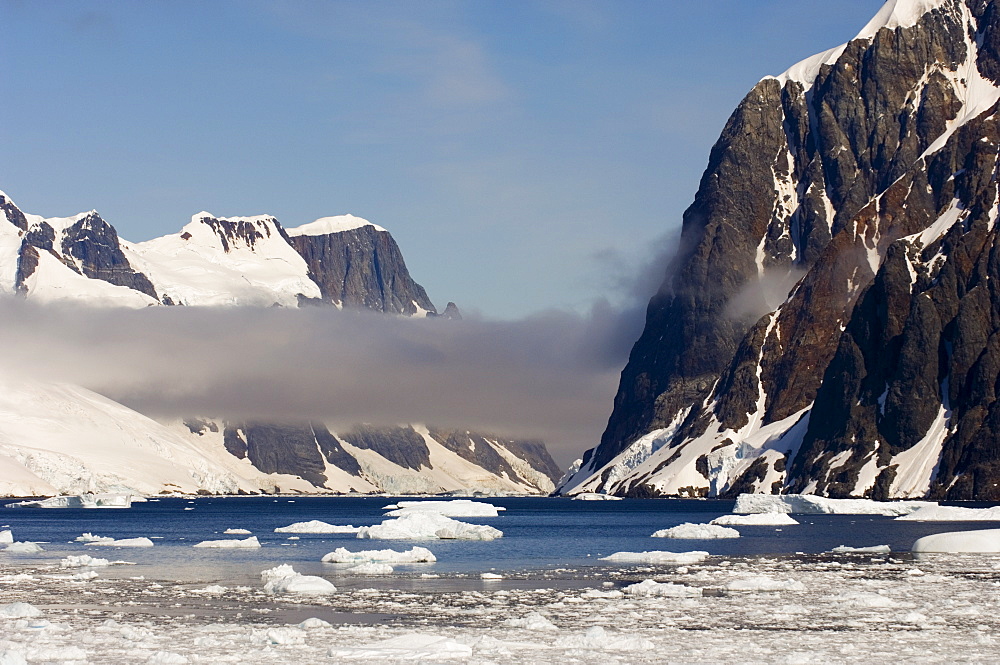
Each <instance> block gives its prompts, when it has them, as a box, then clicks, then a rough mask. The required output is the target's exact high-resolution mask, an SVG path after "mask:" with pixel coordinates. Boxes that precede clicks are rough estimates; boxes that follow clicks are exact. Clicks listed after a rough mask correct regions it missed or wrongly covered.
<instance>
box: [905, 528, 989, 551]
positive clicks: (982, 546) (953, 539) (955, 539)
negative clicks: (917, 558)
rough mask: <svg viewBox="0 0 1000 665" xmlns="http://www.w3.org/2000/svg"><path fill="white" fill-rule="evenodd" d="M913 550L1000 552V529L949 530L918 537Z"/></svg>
mask: <svg viewBox="0 0 1000 665" xmlns="http://www.w3.org/2000/svg"><path fill="white" fill-rule="evenodd" d="M910 550H911V551H912V552H947V553H952V554H957V553H962V552H973V553H975V552H978V553H988V554H997V553H1000V529H981V530H978V531H949V532H945V533H935V534H931V535H929V536H924V537H923V538H917V540H916V541H915V542H914V543H913V547H911V548H910Z"/></svg>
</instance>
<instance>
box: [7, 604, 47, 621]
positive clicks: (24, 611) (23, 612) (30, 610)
mask: <svg viewBox="0 0 1000 665" xmlns="http://www.w3.org/2000/svg"><path fill="white" fill-rule="evenodd" d="M41 614H42V611H41V610H40V609H38V608H37V607H35V606H34V605H32V604H31V603H10V604H8V605H0V617H3V618H5V619H27V618H30V617H37V616H41Z"/></svg>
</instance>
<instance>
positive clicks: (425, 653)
mask: <svg viewBox="0 0 1000 665" xmlns="http://www.w3.org/2000/svg"><path fill="white" fill-rule="evenodd" d="M327 655H328V656H330V657H331V658H349V659H352V660H353V659H358V660H368V661H375V662H393V661H396V660H401V659H405V660H415V661H422V660H430V661H438V660H464V659H467V658H469V657H470V656H471V655H472V647H470V646H468V645H465V644H462V643H460V642H456V641H455V640H453V639H451V638H450V637H444V636H442V635H433V634H429V633H406V634H405V635H400V636H399V637H393V638H390V639H387V640H382V641H380V642H375V643H373V644H369V645H366V646H360V647H330V649H329V651H327Z"/></svg>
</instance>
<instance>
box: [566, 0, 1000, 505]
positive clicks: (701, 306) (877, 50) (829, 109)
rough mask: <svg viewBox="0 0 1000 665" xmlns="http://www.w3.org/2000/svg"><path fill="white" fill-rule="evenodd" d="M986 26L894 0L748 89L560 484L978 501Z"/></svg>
mask: <svg viewBox="0 0 1000 665" xmlns="http://www.w3.org/2000/svg"><path fill="white" fill-rule="evenodd" d="M998 21H1000V14H998V8H997V5H996V3H995V2H992V1H991V2H984V1H980V0H969V1H968V2H967V3H963V2H960V1H959V0H941V1H939V2H925V1H918V0H897V1H896V2H890V3H887V4H886V6H885V8H884V9H883V11H882V12H880V14H879V16H877V17H876V18H875V19H874V20H873V21H872V22H871V23H870V24H869V25H868V26H866V28H865V29H864V30H863V31H862V33H861V34H860V35H859V36H858V38H856V39H855V40H853V41H851V42H850V43H848V44H846V45H844V46H842V47H839V48H837V49H833V50H831V51H828V52H826V53H823V54H820V55H819V56H816V57H814V58H811V59H809V60H807V61H804V62H803V63H800V64H799V65H796V66H795V67H793V68H792V69H790V70H789V71H788V72H786V73H785V74H784V75H782V76H780V77H772V78H765V79H764V80H762V81H761V82H760V83H759V84H758V85H757V86H756V87H755V88H754V89H753V90H752V91H751V92H750V93H749V94H748V95H747V97H746V98H745V99H744V100H743V102H742V103H741V104H740V106H739V107H738V108H737V110H736V111H735V112H734V114H733V116H732V117H731V118H730V120H729V122H728V123H727V125H726V128H725V129H724V130H723V133H722V136H721V137H720V139H719V141H718V142H717V144H716V146H715V147H714V148H713V150H712V154H711V156H710V159H709V165H708V168H707V170H706V171H705V174H704V176H703V178H702V181H701V186H700V189H699V191H698V194H697V195H696V197H695V202H694V204H693V205H692V206H691V207H690V208H689V209H688V210H687V211H686V213H685V215H684V226H683V233H682V240H681V248H680V251H679V252H678V254H677V258H676V259H675V261H674V264H673V266H672V267H671V269H670V271H669V272H668V277H667V279H666V281H665V283H664V285H663V287H662V288H661V290H660V293H659V294H657V295H656V296H655V297H654V298H653V299H652V300H651V302H650V305H649V309H648V311H647V321H646V328H645V330H644V331H643V334H642V337H641V338H640V339H639V341H638V342H637V343H636V345H635V347H634V348H633V351H632V355H631V357H630V360H629V364H628V366H627V367H626V369H625V371H624V372H623V374H622V382H621V386H620V389H619V393H618V395H617V397H616V400H615V410H614V413H613V414H612V417H611V419H610V421H609V425H608V429H607V431H606V432H605V435H604V437H603V438H602V441H601V445H600V446H598V447H597V448H596V449H595V450H593V451H590V452H589V453H588V455H587V456H586V457H585V458H584V460H583V465H582V467H581V469H580V471H579V472H577V473H576V474H575V475H574V476H573V477H572V478H571V479H569V480H568V481H567V482H566V484H565V485H564V486H563V491H581V490H584V489H601V490H602V491H612V492H616V493H619V494H632V495H640V496H648V495H658V494H713V495H718V494H726V493H728V492H734V491H748V490H749V491H764V492H773V491H801V492H818V493H822V494H829V495H833V496H849V495H869V496H875V497H878V498H887V497H890V496H917V495H924V494H927V493H931V494H934V495H944V494H947V495H949V496H952V497H959V496H961V497H962V498H968V497H973V496H975V497H977V498H988V497H989V496H990V495H991V492H993V491H994V490H995V488H993V490H989V489H987V485H988V484H989V482H990V481H989V478H990V477H991V474H994V473H995V470H994V467H995V466H997V460H998V459H1000V458H997V457H996V454H995V453H996V452H1000V451H994V450H993V449H992V448H993V447H995V446H996V445H997V444H996V441H997V438H996V436H995V435H994V434H993V433H994V432H995V430H993V429H992V427H993V425H992V420H991V418H992V415H991V414H992V412H993V411H992V409H993V407H992V405H993V399H994V398H993V392H994V388H993V387H992V386H993V384H994V383H996V380H997V371H996V370H997V369H1000V368H998V367H996V366H995V362H994V360H993V355H994V354H993V351H992V350H991V349H992V347H991V341H990V339H991V338H990V335H991V334H992V331H993V330H995V326H994V323H993V320H992V318H991V316H992V314H991V312H992V310H993V308H995V307H997V303H998V301H997V300H995V299H993V298H992V294H991V293H990V291H989V287H988V283H989V280H988V275H989V269H990V263H989V256H990V253H991V251H992V250H991V248H992V243H993V241H994V239H995V232H994V229H993V224H994V220H995V218H996V206H997V202H996V183H995V167H996V153H997V141H996V137H995V128H994V122H995V118H994V116H993V113H994V111H995V108H994V105H995V104H996V101H997V99H998V97H1000V92H998V89H997V85H996V83H997V80H996V76H997V73H998V72H1000V68H998V67H997V62H998V58H997V53H998V51H997V48H996V42H997V37H996V36H995V35H996V34H997V33H998V32H1000V26H998ZM977 289H978V291H977ZM956 372H957V373H956ZM990 372H992V374H991V373H990ZM977 382H978V383H977ZM973 386H975V387H973ZM987 386H989V387H987ZM992 477H993V479H994V480H995V479H996V476H995V475H993V476H992ZM998 496H1000V494H998Z"/></svg>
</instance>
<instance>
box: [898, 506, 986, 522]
mask: <svg viewBox="0 0 1000 665" xmlns="http://www.w3.org/2000/svg"><path fill="white" fill-rule="evenodd" d="M896 519H897V520H912V521H914V522H1000V506H993V507H992V508H962V507H960V506H926V507H924V508H921V509H920V510H915V511H913V512H912V513H909V514H908V515H901V516H899V517H897V518H896Z"/></svg>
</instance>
